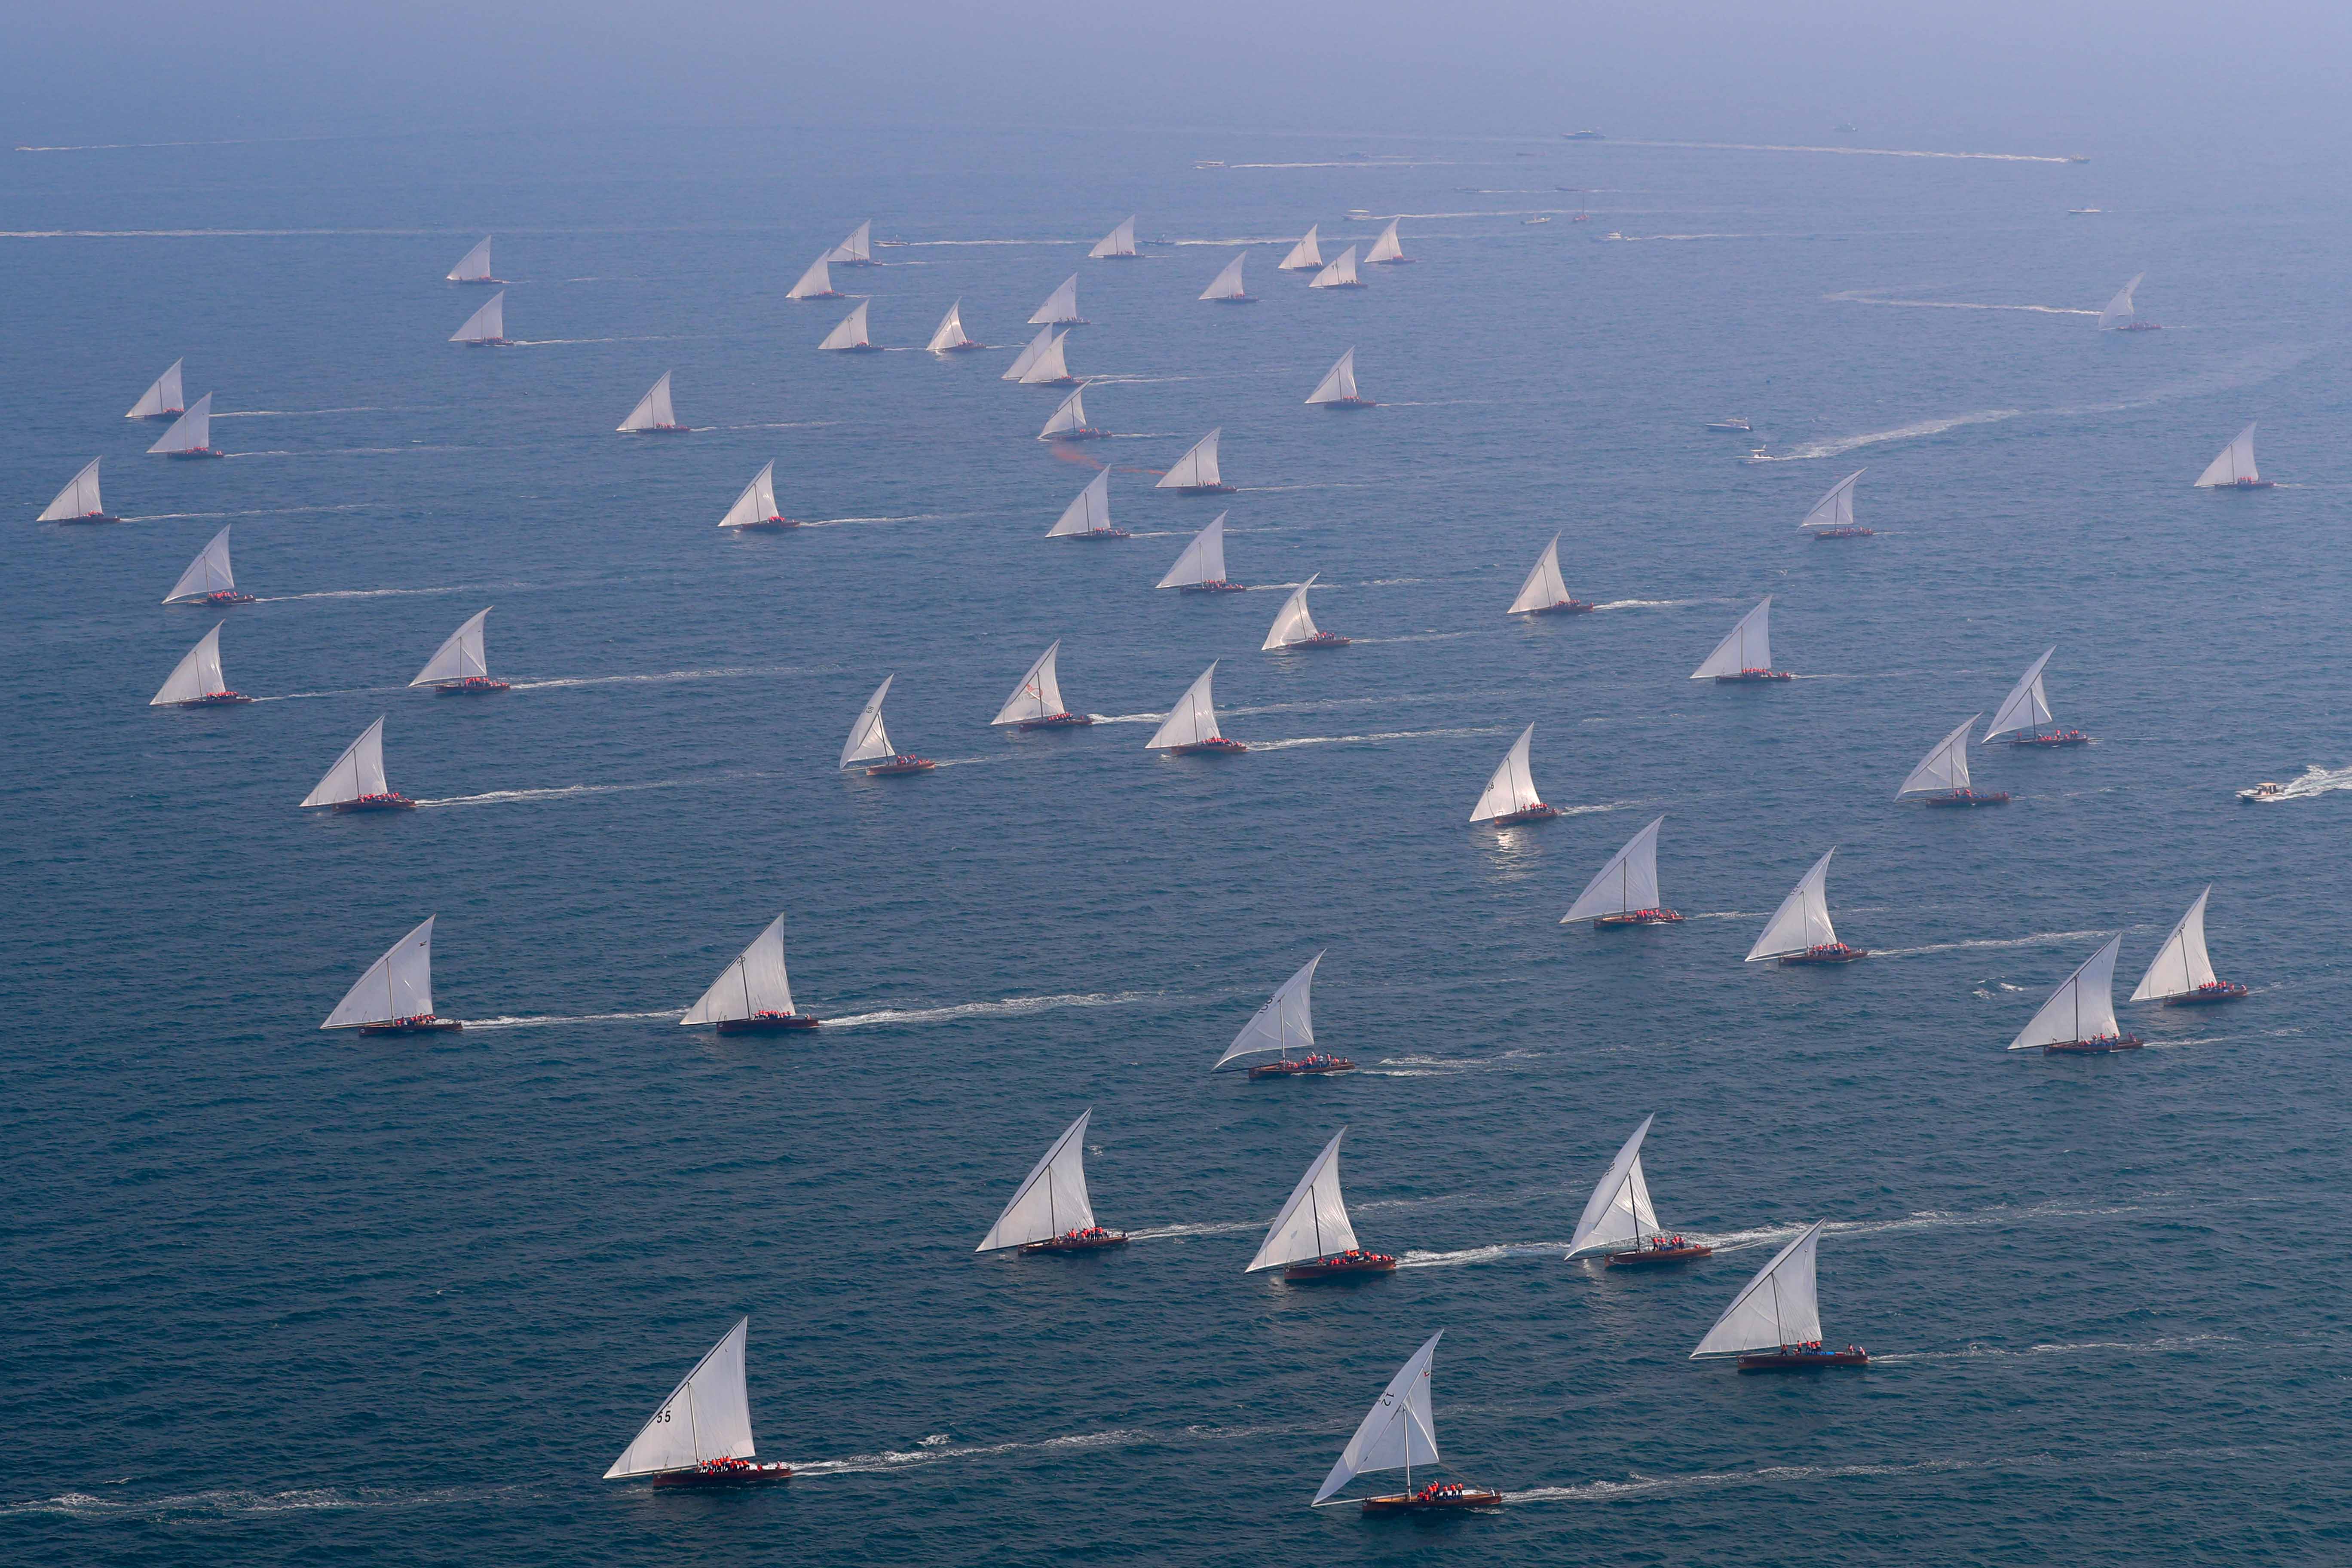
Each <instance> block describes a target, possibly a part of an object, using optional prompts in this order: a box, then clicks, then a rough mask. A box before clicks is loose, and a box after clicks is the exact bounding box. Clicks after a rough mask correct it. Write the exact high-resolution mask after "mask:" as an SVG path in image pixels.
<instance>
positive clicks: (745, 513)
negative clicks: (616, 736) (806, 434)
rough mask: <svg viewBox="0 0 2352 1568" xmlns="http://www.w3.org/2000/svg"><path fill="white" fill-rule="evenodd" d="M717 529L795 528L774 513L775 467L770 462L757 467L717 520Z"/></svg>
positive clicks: (780, 513) (795, 523) (782, 516)
mask: <svg viewBox="0 0 2352 1568" xmlns="http://www.w3.org/2000/svg"><path fill="white" fill-rule="evenodd" d="M799 526H800V524H799V523H797V522H795V521H793V520H792V519H791V518H789V517H786V516H785V515H784V514H783V513H782V512H781V511H779V510H776V465H775V463H774V462H773V461H770V462H768V463H766V464H764V465H762V466H761V469H760V471H759V472H758V473H757V474H754V475H753V476H752V477H751V483H750V484H748V485H745V486H744V487H743V493H742V494H741V495H740V496H737V497H736V498H735V504H734V505H733V506H730V507H729V508H728V509H727V515H726V516H724V517H722V518H720V519H719V527H721V528H765V529H783V528H798V527H799Z"/></svg>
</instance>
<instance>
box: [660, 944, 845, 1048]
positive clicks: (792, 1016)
mask: <svg viewBox="0 0 2352 1568" xmlns="http://www.w3.org/2000/svg"><path fill="white" fill-rule="evenodd" d="M818 1022H819V1020H818V1019H817V1017H816V1016H815V1015H814V1014H810V1013H803V1012H802V1011H801V1010H800V1009H799V1008H798V1007H795V1006H794V1005H793V981H792V976H791V975H789V974H787V973H785V972H784V917H783V916H782V915H778V916H777V917H776V918H775V919H774V920H772V921H769V922H768V924H767V926H766V928H765V929H764V930H762V931H761V932H760V934H759V935H758V936H755V937H753V938H752V939H751V946H749V947H747V948H745V949H744V950H743V951H742V952H739V953H737V954H736V955H735V962H734V963H730V964H729V965H728V966H727V967H726V968H724V969H722V970H720V971H719V978H718V979H716V980H714V981H712V982H711V983H710V989H709V990H708V991H705V992H704V993H703V994H701V996H699V997H698V998H697V999H696V1001H695V1004H694V1005H693V1006H691V1007H688V1009H687V1010H686V1016H684V1017H682V1018H680V1019H679V1020H678V1021H677V1023H678V1027H680V1028H682V1029H690V1028H693V1027H695V1026H698V1025H702V1024H709V1025H712V1026H715V1027H717V1029H718V1030H719V1033H720V1034H722V1035H772V1034H779V1033H781V1032H782V1031H783V1030H786V1029H814V1028H815V1027H816V1026H817V1024H818Z"/></svg>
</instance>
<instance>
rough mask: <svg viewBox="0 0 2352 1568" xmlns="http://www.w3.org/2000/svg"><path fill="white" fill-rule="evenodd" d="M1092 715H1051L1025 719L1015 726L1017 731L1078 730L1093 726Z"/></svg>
mask: <svg viewBox="0 0 2352 1568" xmlns="http://www.w3.org/2000/svg"><path fill="white" fill-rule="evenodd" d="M1093 722H1094V715H1093V714H1091V713H1049V714H1047V715H1046V716H1045V718H1043V719H1024V720H1023V721H1021V722H1020V723H1018V724H1015V725H1014V726H1013V728H1014V729H1016V730H1076V729H1078V728H1081V727H1082V726H1084V725H1087V724H1091V723H1093Z"/></svg>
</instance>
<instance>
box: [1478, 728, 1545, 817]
mask: <svg viewBox="0 0 2352 1568" xmlns="http://www.w3.org/2000/svg"><path fill="white" fill-rule="evenodd" d="M1535 735H1536V727H1535V726H1534V725H1533V724H1530V725H1528V727H1527V728H1526V729H1524V730H1522V731H1519V738H1518V739H1517V740H1516V741H1514V742H1511V749H1510V750H1509V751H1507V752H1504V753H1503V760H1502V763H1500V764H1499V765H1498V766H1496V769H1495V776H1494V777H1493V778H1490V779H1488V780H1487V781H1486V789H1485V790H1483V791H1482V792H1480V794H1479V796H1478V804H1477V805H1474V806H1472V807H1471V808H1470V820H1471V821H1473V822H1492V821H1493V820H1494V819H1495V818H1496V817H1498V816H1510V815H1511V814H1512V813H1513V812H1515V811H1525V810H1527V809H1528V807H1529V806H1531V805H1542V804H1543V797H1542V796H1540V795H1537V794H1536V780H1535V774H1534V773H1531V772H1530V771H1529V770H1528V747H1529V746H1530V745H1531V744H1532V743H1533V742H1534V741H1535Z"/></svg>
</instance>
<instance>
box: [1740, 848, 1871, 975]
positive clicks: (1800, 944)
mask: <svg viewBox="0 0 2352 1568" xmlns="http://www.w3.org/2000/svg"><path fill="white" fill-rule="evenodd" d="M1836 853H1837V846H1835V845H1834V844H1833V845H1832V846H1830V848H1829V853H1828V854H1825V855H1823V856H1822V858H1820V859H1818V860H1816V861H1814V862H1813V868H1812V869H1811V870H1810V871H1808V872H1806V873H1805V874H1804V875H1803V876H1802V877H1801V878H1799V879H1798V881H1797V885H1796V886H1795V887H1794V888H1792V889H1790V890H1789V896H1788V897H1787V898H1785V899H1782V900H1780V908H1779V909H1777V910H1773V911H1772V918H1771V919H1770V920H1769V921H1765V922H1764V930H1763V932H1762V933H1761V934H1760V935H1759V936H1758V937H1757V939H1756V945H1755V946H1753V947H1751V948H1749V949H1748V957H1747V960H1746V962H1748V963H1775V962H1777V963H1780V964H1782V965H1783V966H1786V965H1790V964H1800V963H1853V961H1854V960H1855V959H1858V958H1868V957H1869V956H1870V950H1869V949H1868V948H1863V947H1848V946H1847V945H1846V944H1845V943H1844V942H1840V941H1839V940H1838V934H1837V930H1836V928H1835V927H1833V926H1832V925H1831V924H1830V900H1829V878H1830V857H1831V856H1832V855H1835V854H1836Z"/></svg>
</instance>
